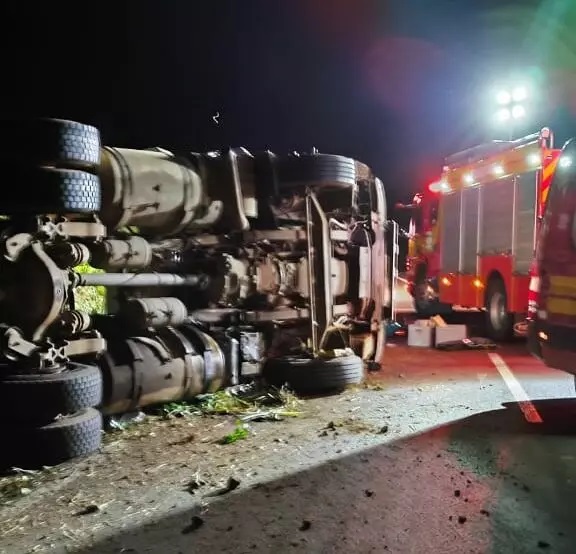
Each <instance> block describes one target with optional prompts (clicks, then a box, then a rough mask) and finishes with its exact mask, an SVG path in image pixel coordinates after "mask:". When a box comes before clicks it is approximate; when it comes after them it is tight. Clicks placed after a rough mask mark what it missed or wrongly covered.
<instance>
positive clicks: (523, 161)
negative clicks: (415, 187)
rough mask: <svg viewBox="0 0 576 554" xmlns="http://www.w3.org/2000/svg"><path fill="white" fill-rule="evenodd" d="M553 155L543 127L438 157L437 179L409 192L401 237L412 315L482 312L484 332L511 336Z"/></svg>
mask: <svg viewBox="0 0 576 554" xmlns="http://www.w3.org/2000/svg"><path fill="white" fill-rule="evenodd" d="M559 154H560V150H556V149H554V148H553V135H552V132H551V131H550V129H548V128H544V129H542V130H541V131H540V132H538V133H534V134H532V135H529V136H526V137H523V138H520V139H517V140H512V141H492V142H490V143H487V144H482V145H479V146H476V147H473V148H470V149H468V150H464V151H462V152H458V153H456V154H453V155H451V156H449V157H448V158H446V160H445V163H444V167H443V169H442V174H441V177H440V179H439V180H438V181H436V182H434V183H432V184H431V185H429V187H428V190H426V191H424V193H422V194H421V195H417V196H418V200H417V204H418V206H417V213H415V214H414V217H413V222H414V225H413V229H411V232H410V233H409V234H410V243H409V249H408V260H407V269H408V275H407V277H408V280H409V282H410V290H411V293H412V295H413V297H414V302H415V308H416V311H417V312H419V313H420V314H421V315H425V316H430V315H433V314H434V313H442V312H443V311H445V310H446V308H447V307H449V308H453V309H458V308H468V309H469V308H475V309H478V310H485V312H486V323H487V332H488V335H489V336H490V337H491V338H492V339H494V340H507V339H509V338H512V336H513V335H514V326H515V322H516V321H518V320H523V319H524V318H525V315H526V312H527V306H528V288H529V280H530V268H531V265H532V262H533V259H534V249H535V244H536V237H537V233H538V228H539V222H540V220H541V218H542V215H543V209H544V205H545V202H546V196H547V193H548V187H549V185H550V182H551V178H552V176H553V174H554V171H555V168H556V164H557V161H558V156H559ZM413 204H416V202H413ZM414 207H416V206H414Z"/></svg>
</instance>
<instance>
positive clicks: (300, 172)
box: [276, 154, 357, 191]
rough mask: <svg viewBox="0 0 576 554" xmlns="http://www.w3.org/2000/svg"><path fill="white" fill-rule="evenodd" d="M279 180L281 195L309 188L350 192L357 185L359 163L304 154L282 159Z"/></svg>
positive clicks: (335, 157) (348, 159) (333, 156)
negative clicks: (282, 192) (285, 192)
mask: <svg viewBox="0 0 576 554" xmlns="http://www.w3.org/2000/svg"><path fill="white" fill-rule="evenodd" d="M276 176H277V179H278V187H279V189H280V191H286V190H292V189H294V190H303V189H304V188H305V187H307V186H309V187H320V188H337V189H349V188H352V187H353V186H354V185H355V184H356V178H357V176H356V162H355V161H354V160H353V159H352V158H346V157H345V156H335V155H332V154H302V155H300V156H287V157H284V158H278V160H277V162H276Z"/></svg>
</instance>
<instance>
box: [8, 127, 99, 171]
mask: <svg viewBox="0 0 576 554" xmlns="http://www.w3.org/2000/svg"><path fill="white" fill-rule="evenodd" d="M0 163H2V164H6V163H8V164H23V165H32V166H34V165H36V166H54V167H61V168H69V169H74V168H84V169H94V168H96V167H97V166H98V164H99V163H100V133H99V131H98V129H96V128H95V127H92V126H90V125H84V124H82V123H77V122H76V121H66V120H64V119H30V120H11V121H5V122H2V124H0Z"/></svg>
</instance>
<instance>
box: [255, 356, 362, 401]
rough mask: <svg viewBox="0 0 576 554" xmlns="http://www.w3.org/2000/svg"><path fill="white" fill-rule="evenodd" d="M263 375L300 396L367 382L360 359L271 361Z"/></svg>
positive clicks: (279, 359) (278, 385)
mask: <svg viewBox="0 0 576 554" xmlns="http://www.w3.org/2000/svg"><path fill="white" fill-rule="evenodd" d="M262 376H263V377H264V379H265V380H266V382H268V383H269V384H271V385H273V386H277V387H282V386H284V385H286V386H287V387H288V388H290V389H291V390H293V391H294V392H296V393H303V394H316V393H324V392H338V391H342V390H344V389H345V388H346V387H348V386H350V385H359V384H360V383H362V381H363V379H364V364H363V362H362V359H361V358H359V357H358V356H343V357H340V358H326V359H325V358H296V357H294V358H292V357H285V358H270V359H269V360H267V361H266V362H265V364H264V367H263V368H262Z"/></svg>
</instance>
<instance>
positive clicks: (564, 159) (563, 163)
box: [558, 156, 572, 167]
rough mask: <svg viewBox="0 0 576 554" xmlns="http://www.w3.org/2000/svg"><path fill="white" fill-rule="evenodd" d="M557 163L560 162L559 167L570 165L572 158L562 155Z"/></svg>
mask: <svg viewBox="0 0 576 554" xmlns="http://www.w3.org/2000/svg"><path fill="white" fill-rule="evenodd" d="M558 163H559V164H560V167H570V166H571V165H572V158H568V157H566V156H562V157H561V158H560V161H559V162H558Z"/></svg>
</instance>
